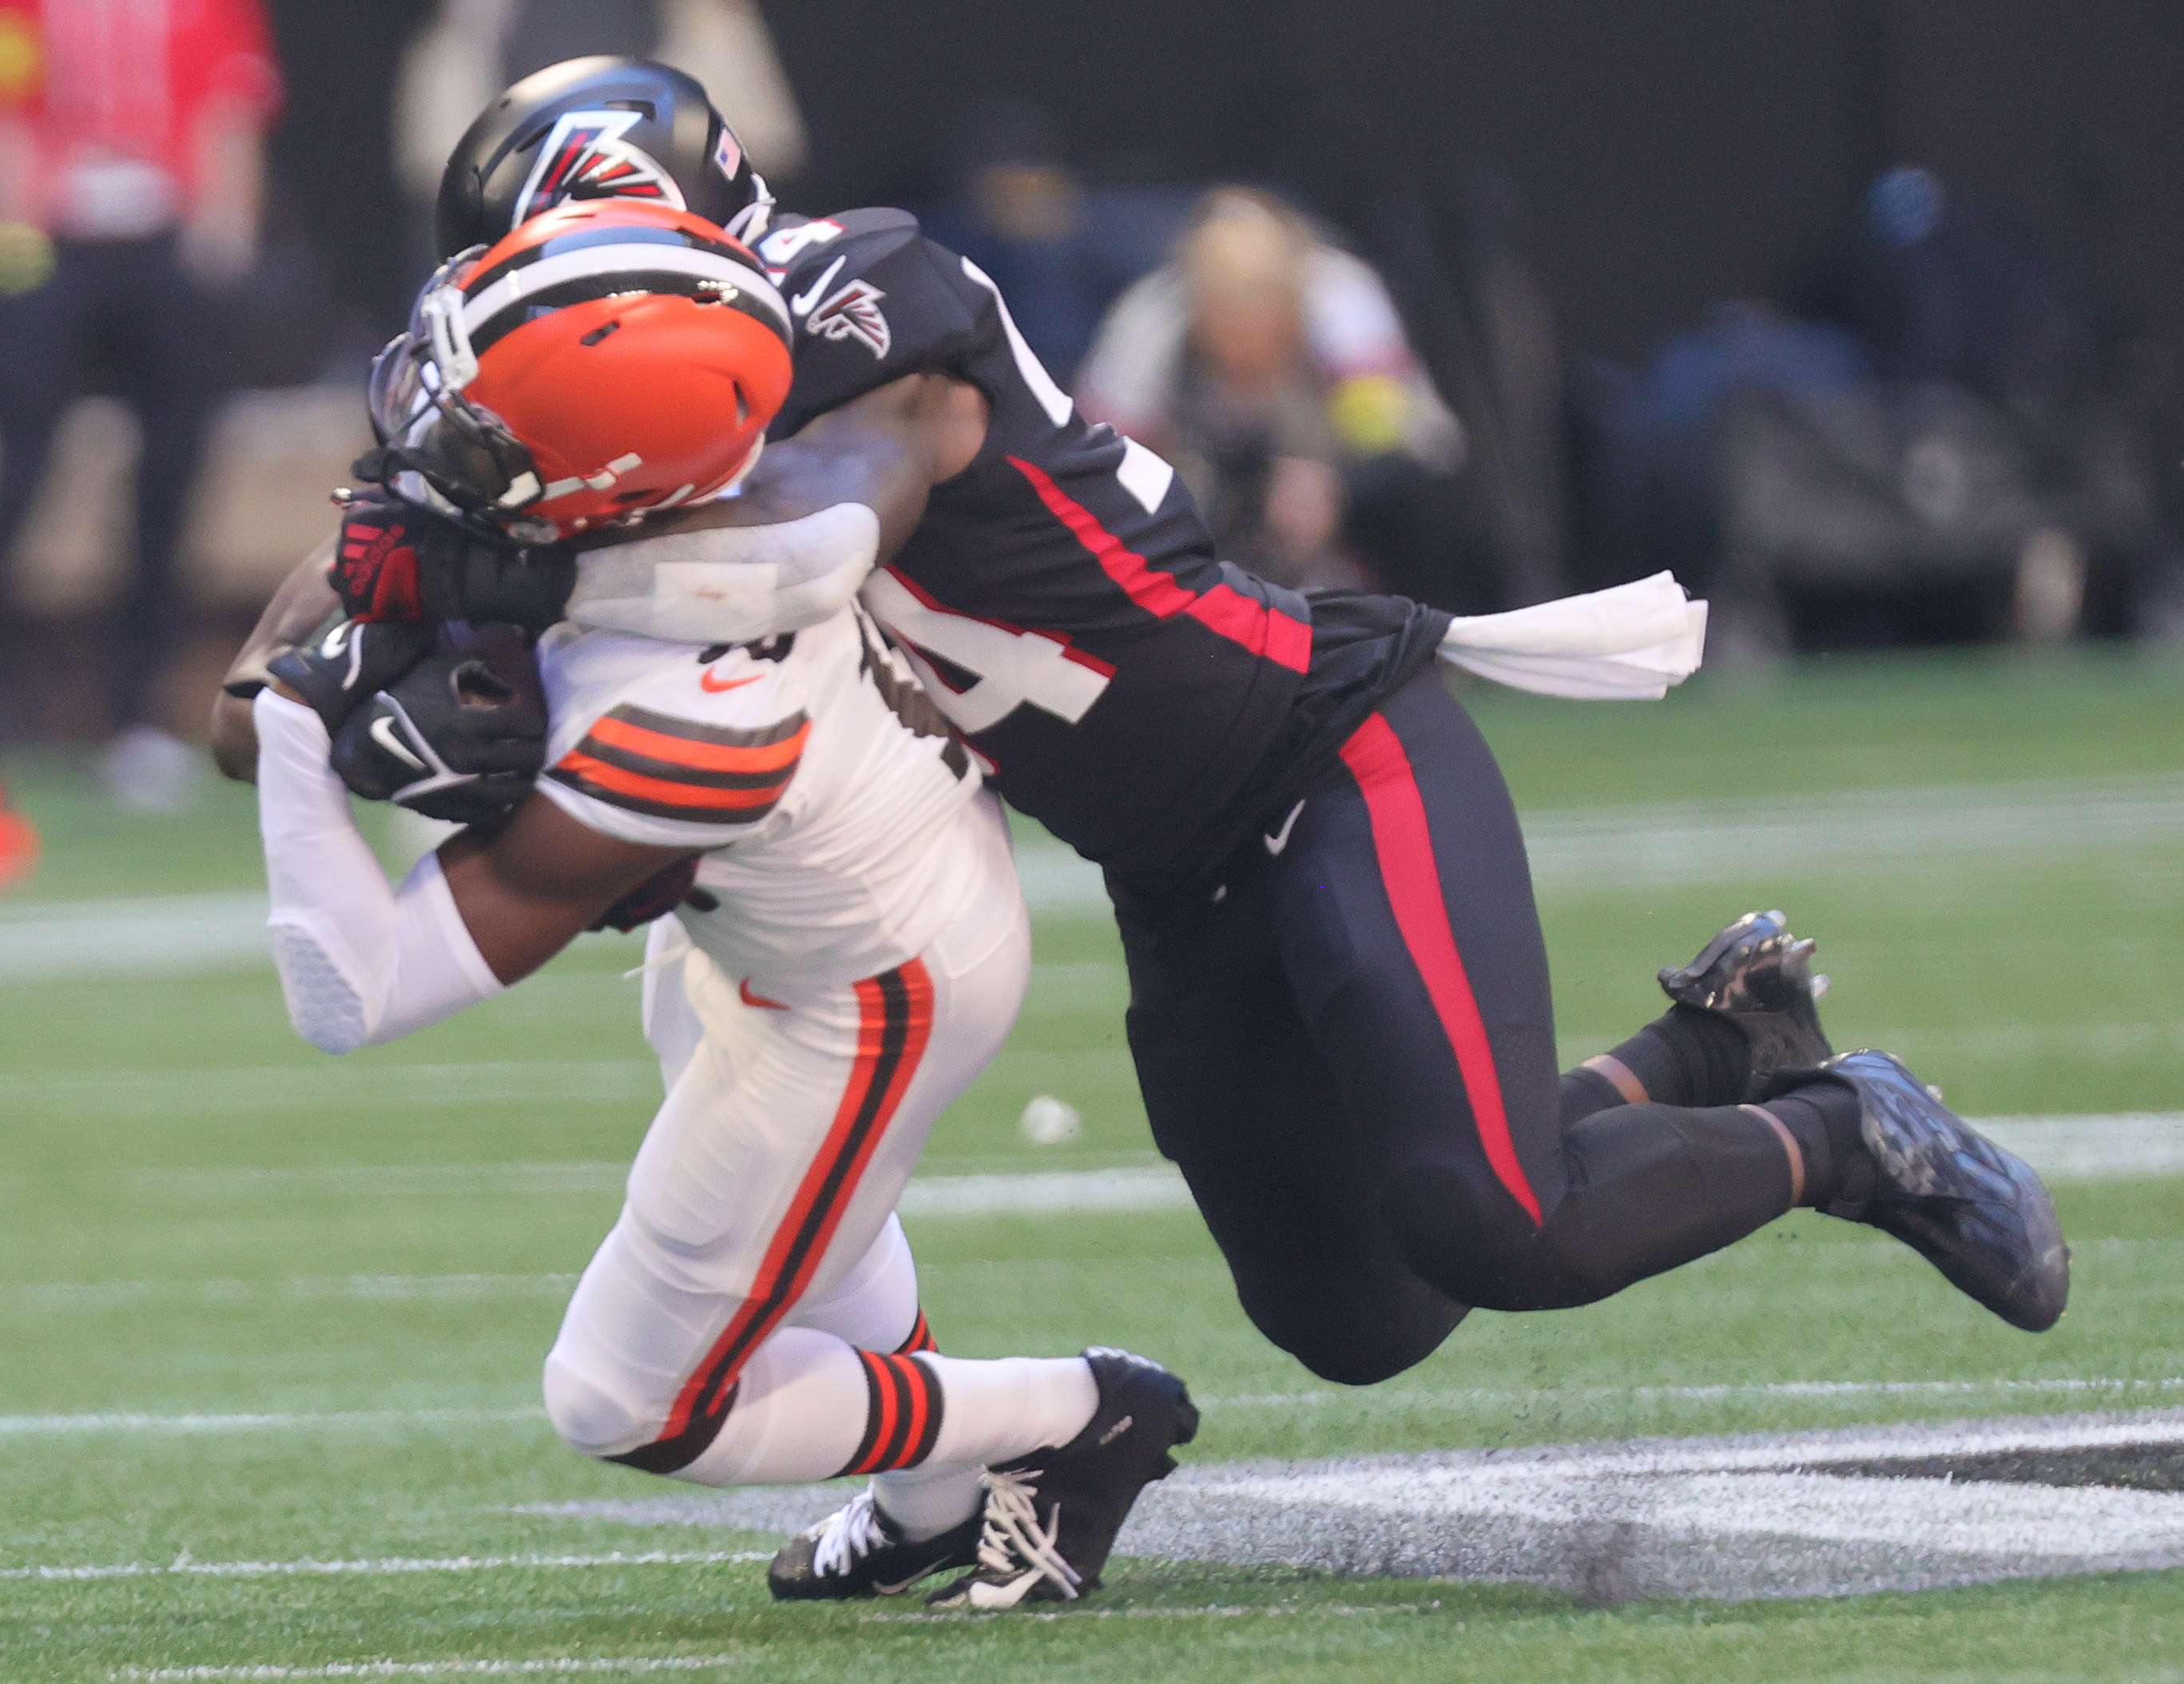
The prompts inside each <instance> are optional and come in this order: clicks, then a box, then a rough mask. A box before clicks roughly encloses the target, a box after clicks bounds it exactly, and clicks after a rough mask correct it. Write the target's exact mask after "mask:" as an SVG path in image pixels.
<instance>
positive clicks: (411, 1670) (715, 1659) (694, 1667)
mask: <svg viewBox="0 0 2184 1684" xmlns="http://www.w3.org/2000/svg"><path fill="white" fill-rule="evenodd" d="M750 1659H751V1657H750V1656H749V1655H617V1656H600V1655H565V1656H559V1657H554V1658H550V1659H545V1660H337V1661H333V1662H331V1663H329V1664H326V1665H324V1666H159V1667H142V1666H125V1667H122V1668H121V1669H120V1670H118V1671H116V1672H114V1674H112V1675H111V1676H114V1677H115V1678H127V1679H131V1680H142V1681H145V1684H151V1681H154V1680H157V1681H160V1684H184V1681H187V1680H203V1681H211V1680H214V1679H219V1680H230V1679H234V1680H241V1679H250V1678H259V1679H276V1678H534V1677H548V1678H566V1677H572V1676H577V1675H580V1674H583V1673H602V1672H717V1671H720V1670H721V1669H723V1668H725V1667H731V1666H742V1665H744V1664H747V1663H748V1662H749V1660H750Z"/></svg>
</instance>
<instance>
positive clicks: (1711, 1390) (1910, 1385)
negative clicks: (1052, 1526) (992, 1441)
mask: <svg viewBox="0 0 2184 1684" xmlns="http://www.w3.org/2000/svg"><path fill="white" fill-rule="evenodd" d="M2179 1391H2184V1376H2180V1377H2175V1378H2153V1379H2144V1380H2140V1379H2120V1378H2119V1379H2096V1380H1777V1381H1766V1382H1755V1383H1753V1384H1751V1385H1747V1386H1563V1387H1555V1386H1541V1387H1538V1388H1535V1389H1533V1390H1529V1391H1448V1390H1442V1391H1403V1390H1399V1389H1394V1388H1390V1387H1385V1386H1381V1387H1372V1388H1367V1389H1362V1390H1358V1391H1334V1390H1332V1389H1329V1390H1324V1391H1262V1392H1240V1393H1236V1394H1234V1395H1232V1396H1214V1397H1201V1398H1200V1399H1199V1402H1200V1404H1201V1406H1202V1407H1204V1408H1209V1409H1294V1408H1311V1407H1318V1406H1331V1407H1338V1408H1350V1409H1382V1408H1388V1409H1418V1408H1443V1409H1448V1410H1463V1409H1470V1408H1510V1407H1537V1406H1539V1405H1541V1404H1550V1403H1557V1402H1561V1403H1573V1402H1615V1401H1617V1400H1619V1399H1621V1400H1629V1401H1635V1402H1646V1403H1666V1404H1703V1403H1721V1402H1740V1401H1742V1400H1745V1399H1752V1400H1759V1401H1763V1400H1766V1399H1770V1398H1775V1399H1796V1400H1802V1401H1811V1402H1843V1403H1861V1402H1869V1401H1870V1400H1872V1399H1875V1398H1885V1397H1931V1398H1947V1397H1983V1396H1987V1395H1994V1396H1998V1397H2087V1398H2103V1397H2117V1398H2124V1397H2133V1396H2138V1395H2142V1394H2148V1393H2151V1394H2154V1395H2157V1396H2159V1395H2165V1394H2170V1393H2174V1392H2179ZM545 1419H546V1413H545V1411H544V1410H543V1409H542V1408H538V1407H537V1406H535V1405H533V1406H527V1407H524V1408H505V1409H465V1408H447V1409H337V1410H325V1411H312V1410H287V1411H267V1412H262V1413H254V1414H211V1413H209V1412H195V1413H187V1414H155V1413H152V1412H149V1411H146V1412H142V1413H119V1412H116V1413H109V1414H84V1415H0V1438H4V1437H20V1436H48V1435H51V1436H64V1435H70V1434H76V1433H100V1434H113V1433H168V1434H192V1433H249V1432H333V1431H347V1430H359V1429H361V1430H367V1431H369V1430H383V1429H386V1428H388V1427H396V1428H400V1427H443V1426H455V1427H462V1426H473V1425H482V1426H496V1427H497V1426H504V1425H508V1424H509V1423H510V1422H518V1421H535V1422H541V1423H543V1421H544V1420H545ZM526 1512H527V1511H526ZM540 1512H542V1513H543V1512H547V1511H544V1510H541V1511H540ZM556 1512H558V1511H556ZM568 1512H570V1513H572V1514H573V1513H577V1512H580V1511H579V1510H578V1509H571V1510H569V1511H568Z"/></svg>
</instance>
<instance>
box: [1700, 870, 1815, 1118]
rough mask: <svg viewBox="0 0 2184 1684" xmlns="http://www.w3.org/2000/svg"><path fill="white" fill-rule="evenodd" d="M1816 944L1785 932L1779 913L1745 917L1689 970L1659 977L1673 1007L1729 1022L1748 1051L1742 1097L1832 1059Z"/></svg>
mask: <svg viewBox="0 0 2184 1684" xmlns="http://www.w3.org/2000/svg"><path fill="white" fill-rule="evenodd" d="M1817 945H1819V944H1818V943H1816V942H1812V941H1800V940H1798V939H1797V937H1796V936H1794V935H1792V934H1790V926H1789V923H1788V921H1787V920H1786V918H1785V917H1783V915H1782V914H1781V913H1780V912H1747V913H1746V914H1745V915H1744V916H1743V917H1741V918H1739V919H1738V920H1737V921H1736V923H1733V924H1731V925H1730V926H1729V927H1728V928H1726V929H1724V930H1723V931H1722V932H1721V933H1720V934H1719V935H1717V936H1715V937H1714V939H1713V940H1712V941H1709V942H1708V943H1707V945H1705V946H1704V947H1702V949H1700V950H1699V955H1698V956H1697V958H1696V959H1693V960H1692V961H1691V963H1690V964H1688V965H1684V966H1680V967H1670V968H1669V969H1667V970H1664V971H1663V972H1662V973H1661V991H1662V992H1663V994H1665V995H1668V996H1669V999H1670V1000H1672V1001H1674V1002H1675V1003H1676V1004H1677V1005H1679V1006H1687V1007H1689V1008H1690V1009H1691V1010H1692V1011H1695V1012H1713V1013H1714V1014H1715V1015H1716V1016H1717V1017H1719V1018H1723V1019H1724V1021H1726V1022H1728V1023H1731V1024H1733V1025H1734V1026H1735V1027H1736V1029H1737V1031H1738V1032H1739V1033H1740V1034H1742V1035H1743V1037H1744V1040H1745V1045H1746V1046H1747V1047H1748V1048H1750V1050H1751V1053H1752V1074H1751V1076H1750V1078H1749V1079H1747V1082H1746V1083H1745V1089H1744V1098H1745V1100H1746V1101H1747V1103H1748V1102H1750V1101H1754V1100H1757V1099H1758V1097H1759V1096H1760V1094H1761V1092H1762V1090H1764V1089H1765V1088H1766V1087H1767V1086H1768V1084H1769V1081H1770V1079H1772V1078H1773V1077H1774V1075H1775V1073H1776V1072H1777V1071H1780V1070H1809V1069H1811V1068H1813V1067H1814V1065H1816V1064H1819V1063H1821V1062H1824V1061H1825V1060H1826V1059H1828V1058H1830V1057H1833V1056H1834V1053H1835V1049H1834V1048H1833V1047H1832V1046H1829V1045H1828V1037H1827V1032H1826V1031H1825V1029H1821V1027H1820V1012H1819V999H1820V996H1821V995H1824V994H1825V993H1826V992H1827V990H1828V979H1826V978H1825V977H1816V976H1814V974H1813V963H1812V961H1813V950H1814V947H1815V946H1817Z"/></svg>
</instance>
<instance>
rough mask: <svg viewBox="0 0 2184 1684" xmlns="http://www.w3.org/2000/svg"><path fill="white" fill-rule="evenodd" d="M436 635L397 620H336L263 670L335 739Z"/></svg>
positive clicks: (436, 630)
mask: <svg viewBox="0 0 2184 1684" xmlns="http://www.w3.org/2000/svg"><path fill="white" fill-rule="evenodd" d="M438 633H439V628H438V627H435V626H417V625H404V624H403V623H401V622H398V621H375V622H370V623H369V624H366V623H364V622H359V621H355V620H341V621H337V622H335V623H334V624H333V625H332V626H331V627H329V628H328V629H327V630H326V633H324V634H323V635H321V636H320V638H318V639H317V640H316V641H315V642H312V643H308V644H298V646H297V647H296V648H294V649H292V650H285V651H283V652H282V653H281V654H279V655H275V656H274V657H273V658H272V660H270V661H267V662H266V663H265V670H266V671H267V672H270V673H271V674H272V675H273V676H274V677H275V678H278V679H280V680H281V682H282V683H285V684H287V686H288V688H289V689H292V690H293V691H295V693H296V694H298V695H299V696H301V697H302V698H303V699H304V700H305V701H306V702H308V703H309V704H310V705H311V707H312V709H313V711H315V712H316V713H317V714H318V716H319V717H320V719H322V720H324V721H325V722H326V735H328V736H329V737H335V736H338V735H340V733H341V728H342V727H343V725H345V724H347V723H348V717H349V715H351V714H352V713H354V712H355V711H356V710H357V709H358V708H359V707H360V706H362V705H364V704H365V702H366V701H368V700H370V699H371V697H372V696H374V695H375V694H377V693H378V692H379V691H381V690H382V689H386V688H387V685H389V684H391V683H393V682H394V681H395V680H396V679H398V678H400V677H401V676H402V675H403V674H404V672H408V671H409V669H410V668H411V667H413V666H415V665H416V664H417V663H418V662H419V661H422V660H423V659H424V658H425V656H426V654H427V653H428V652H429V651H430V650H432V644H433V641H434V639H435V638H437V636H438Z"/></svg>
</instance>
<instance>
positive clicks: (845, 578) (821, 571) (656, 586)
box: [568, 503, 880, 644]
mask: <svg viewBox="0 0 2184 1684" xmlns="http://www.w3.org/2000/svg"><path fill="white" fill-rule="evenodd" d="M879 547H880V522H879V516H877V515H875V514H874V513H873V512H872V510H870V509H868V508H866V506H865V505H863V504H861V503H837V504H835V505H833V507H831V508H827V509H822V510H818V511H817V512H816V514H811V515H805V516H802V517H801V518H800V519H798V520H794V521H780V522H777V524H775V525H772V526H766V527H708V528H707V529H705V530H704V531H702V532H688V533H668V534H666V536H664V537H660V538H638V539H635V540H633V541H632V542H631V543H628V544H615V545H612V546H610V547H609V548H607V549H594V550H592V551H590V552H588V554H586V555H584V556H583V557H582V560H580V561H579V563H578V565H577V588H576V589H575V590H574V591H572V592H571V594H570V596H569V609H568V613H569V618H570V619H571V620H573V621H575V622H577V624H578V625H579V626H584V627H589V628H591V629H592V630H594V631H601V632H627V633H632V634H633V635H635V636H638V637H644V638H659V639H660V641H662V642H664V643H681V644H744V643H755V642H757V641H758V640H759V639H760V638H771V637H778V636H780V635H782V634H783V633H787V632H800V631H802V630H803V629H804V628H805V627H806V626H816V625H817V624H818V623H819V622H821V621H822V620H825V619H827V618H829V617H830V616H833V615H835V614H837V613H839V612H840V611H842V610H843V609H844V608H845V607H847V606H848V605H849V603H850V599H851V598H853V597H854V596H855V595H856V594H857V587H858V586H860V585H861V584H862V583H864V582H865V579H866V576H867V575H868V574H870V573H871V572H872V564H873V563H874V562H875V561H876V560H878V558H879Z"/></svg>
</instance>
